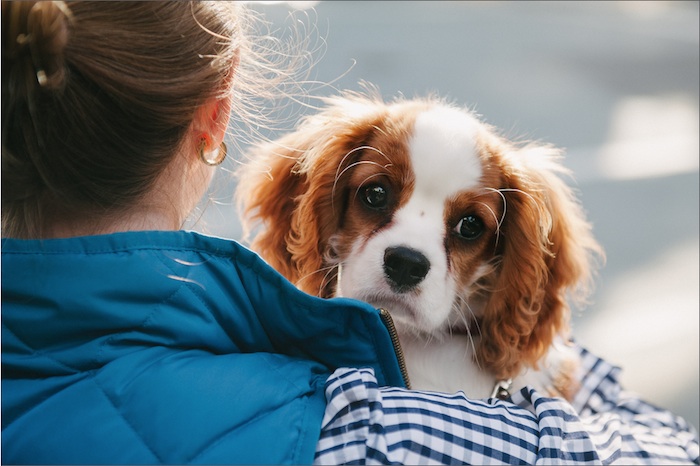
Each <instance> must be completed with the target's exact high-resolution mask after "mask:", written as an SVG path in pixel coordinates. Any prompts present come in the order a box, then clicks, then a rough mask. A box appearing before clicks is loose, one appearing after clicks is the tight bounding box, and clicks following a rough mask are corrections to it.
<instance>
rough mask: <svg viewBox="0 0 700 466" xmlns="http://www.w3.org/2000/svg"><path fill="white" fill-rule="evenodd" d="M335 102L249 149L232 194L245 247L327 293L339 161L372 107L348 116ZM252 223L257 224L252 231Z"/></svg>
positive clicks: (343, 162) (357, 142)
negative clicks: (246, 240)
mask: <svg viewBox="0 0 700 466" xmlns="http://www.w3.org/2000/svg"><path fill="white" fill-rule="evenodd" d="M345 103H346V102H345V101H339V100H338V101H335V104H334V105H333V106H332V107H331V108H329V109H327V110H325V111H323V112H321V113H319V114H317V115H315V116H313V117H311V118H308V119H306V120H304V121H302V123H301V125H300V126H299V127H298V128H297V130H296V131H295V132H293V133H291V134H288V135H287V136H284V137H283V138H281V139H279V140H277V141H275V142H271V143H267V144H263V145H261V146H258V147H256V148H254V149H253V150H252V151H251V152H250V153H249V159H250V160H249V161H248V162H247V163H246V164H245V165H244V166H242V167H241V168H240V169H239V170H238V173H237V174H238V178H239V184H238V187H237V188H236V199H237V201H238V206H239V210H240V211H241V212H242V214H243V224H244V233H245V235H246V237H248V236H249V235H250V234H251V233H253V237H254V239H253V241H252V243H251V248H252V249H253V250H255V251H257V252H258V253H259V254H260V255H261V256H262V258H263V259H265V260H266V261H267V262H268V263H269V264H270V265H271V266H272V267H274V268H275V269H277V270H278V271H279V272H280V273H282V274H283V275H284V276H285V277H286V278H287V279H289V280H290V281H291V282H292V283H294V284H295V285H297V287H299V288H300V289H302V290H304V291H306V292H307V293H310V294H313V295H317V296H322V297H330V296H332V295H333V294H334V293H335V285H336V278H337V265H338V264H337V263H335V262H334V261H333V260H331V259H330V257H329V256H330V255H329V252H330V246H331V245H330V238H331V237H332V236H333V235H334V234H335V233H336V232H337V231H338V229H339V228H340V221H341V218H342V215H343V210H344V207H345V206H344V196H345V189H344V186H345V184H344V180H345V179H346V178H347V177H344V178H343V177H341V178H339V174H341V173H342V172H343V167H347V166H348V165H350V163H352V158H351V157H346V155H348V154H352V153H354V152H357V154H358V155H359V152H358V151H353V149H356V148H358V147H361V146H362V145H363V141H364V138H366V135H367V133H368V131H370V129H371V128H372V127H373V124H374V120H373V119H372V117H371V115H370V114H371V113H372V112H371V110H370V109H372V108H374V107H376V105H374V104H372V105H370V102H365V104H366V107H367V108H366V109H365V110H367V111H365V112H361V113H360V114H357V115H354V116H348V113H347V112H346V111H345V110H344V108H343V105H344V104H345ZM256 227H258V228H259V229H258V230H257V231H254V230H255V228H256Z"/></svg>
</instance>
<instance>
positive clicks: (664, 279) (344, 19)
mask: <svg viewBox="0 0 700 466" xmlns="http://www.w3.org/2000/svg"><path fill="white" fill-rule="evenodd" d="M267 3H273V4H267ZM290 3H291V4H293V5H290ZM310 6H311V7H312V8H308V9H304V8H306V7H310ZM302 7H303V8H302ZM253 8H255V9H256V10H258V11H260V12H261V13H262V14H263V15H264V16H265V18H266V19H267V20H268V21H270V23H271V25H272V28H273V29H279V32H280V34H281V35H285V34H289V31H290V30H291V31H296V32H297V33H299V32H301V34H302V35H303V34H307V35H308V37H309V38H311V40H310V42H311V44H312V46H313V47H314V48H317V63H316V64H315V66H314V67H313V69H312V73H311V74H310V79H313V80H314V82H315V84H311V85H310V86H311V88H312V90H311V93H313V94H315V95H328V94H333V93H335V92H336V90H337V89H352V90H360V89H361V88H360V86H359V84H358V83H359V81H361V80H364V81H368V82H370V83H373V84H375V85H376V86H378V88H379V89H380V91H381V93H382V95H384V96H386V97H387V98H391V97H393V96H396V95H398V94H403V95H406V96H408V97H411V96H416V95H425V94H427V93H430V92H436V93H438V94H439V95H442V96H445V97H448V98H450V99H451V100H454V101H455V102H457V103H459V104H461V105H464V106H467V107H469V108H471V109H474V110H476V111H477V112H478V113H479V114H481V115H483V117H484V119H485V120H486V121H487V122H488V123H491V124H493V125H495V126H497V127H499V128H502V129H503V130H504V131H505V132H506V134H508V135H510V136H512V137H518V138H526V139H533V140H542V141H546V142H549V143H552V144H554V145H556V146H558V147H562V148H565V149H566V152H567V156H566V159H565V162H564V163H565V165H567V166H568V167H569V168H571V169H572V170H573V172H574V180H572V185H573V186H574V187H575V188H576V189H577V190H578V191H579V193H580V195H581V199H582V202H583V205H584V207H585V209H586V211H587V212H588V215H589V218H590V220H591V221H592V222H593V225H594V233H595V235H596V236H597V238H598V239H599V241H600V242H601V243H602V245H603V247H604V248H605V250H606V254H607V263H606V265H605V267H604V268H603V269H602V270H601V271H600V273H599V276H598V279H597V288H596V292H595V294H594V296H593V297H592V298H591V302H592V303H591V305H590V306H589V307H587V308H586V309H584V310H581V311H577V313H576V315H575V316H574V320H573V325H574V333H575V335H576V338H577V339H578V340H579V342H581V343H582V344H583V345H584V346H586V347H587V348H588V349H589V350H591V351H592V352H594V353H596V354H598V355H601V356H603V357H605V358H606V359H607V360H609V361H611V362H613V363H614V364H617V365H619V366H621V367H622V368H623V372H622V382H623V384H624V386H625V387H626V388H627V389H629V390H632V391H635V392H638V393H639V394H641V396H642V397H644V398H645V399H647V400H649V401H652V402H654V403H656V404H658V405H660V406H663V407H665V408H668V409H670V410H672V411H673V412H675V413H677V414H679V415H681V416H683V417H684V418H685V419H686V420H688V421H689V422H690V423H691V424H693V425H694V426H696V427H698V426H699V425H700V422H699V419H698V418H699V411H700V407H699V400H700V393H699V385H700V383H699V379H700V375H699V364H700V362H699V354H700V330H699V329H700V321H699V315H700V286H699V285H698V283H699V273H698V271H699V268H700V259H699V256H700V252H699V249H700V248H699V238H700V227H699V225H700V220H699V211H700V205H699V199H700V190H699V185H700V183H699V172H698V166H699V159H700V149H699V142H698V141H699V134H698V127H699V125H700V122H699V121H700V120H699V117H698V115H699V105H698V98H699V89H698V86H699V85H700V78H699V70H700V65H699V47H700V40H699V37H698V34H699V33H698V31H699V30H700V27H699V25H698V22H699V21H698V20H699V10H698V2H697V1H689V2H651V1H641V2H634V1H621V2H586V1H583V2H572V1H566V2H491V1H481V2H441V1H430V2H414V1H410V2H407V1H406V2H393V1H392V2H368V1H362V2H342V1H332V2H331V1H322V2H289V3H285V2H254V3H253ZM285 31H286V32H285ZM292 35H293V34H292ZM319 83H332V84H329V85H322V84H319ZM299 111H303V110H299ZM227 163H228V164H229V165H227V167H228V168H233V166H234V163H235V161H231V160H229V161H227ZM231 188H232V181H231V179H230V175H229V174H228V173H227V172H226V170H222V171H220V173H219V174H218V175H217V179H216V180H215V183H214V184H213V187H212V197H213V198H216V199H217V200H218V203H213V202H209V203H207V205H206V210H204V213H203V215H202V216H201V217H198V218H197V219H196V222H195V223H194V224H193V228H194V229H196V230H200V231H204V232H207V233H210V234H215V235H219V236H225V237H230V238H234V239H238V238H239V237H240V225H239V224H238V222H237V220H236V213H235V210H233V206H232V204H231V202H230V192H231ZM203 207H204V205H203Z"/></svg>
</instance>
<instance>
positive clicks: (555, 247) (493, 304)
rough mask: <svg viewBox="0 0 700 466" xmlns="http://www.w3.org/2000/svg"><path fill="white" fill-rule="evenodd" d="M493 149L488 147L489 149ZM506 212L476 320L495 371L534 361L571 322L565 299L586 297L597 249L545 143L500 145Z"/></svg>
mask: <svg viewBox="0 0 700 466" xmlns="http://www.w3.org/2000/svg"><path fill="white" fill-rule="evenodd" d="M492 150H493V148H492ZM498 150H501V151H503V152H501V154H497V153H496V154H493V156H494V157H495V158H497V159H498V163H499V164H500V165H501V166H502V167H503V168H504V177H505V180H504V186H502V187H501V188H502V190H501V192H502V194H503V199H504V203H505V206H504V208H505V215H504V219H503V224H502V226H501V233H500V240H499V243H500V244H499V246H498V247H499V255H500V264H499V266H498V267H499V272H498V277H497V279H496V283H494V285H493V286H494V289H493V293H492V294H491V297H490V300H489V302H488V304H487V306H486V309H485V312H484V317H483V323H482V325H481V331H482V338H481V348H480V357H481V358H482V360H483V361H484V362H485V364H486V365H487V366H488V367H489V368H490V369H491V370H493V371H494V372H495V373H496V374H497V375H498V376H500V377H512V376H515V375H517V373H518V371H519V369H520V368H521V366H522V365H523V364H526V365H529V366H534V367H536V366H537V361H538V360H539V359H540V358H541V357H542V356H543V355H544V354H545V352H546V351H547V348H548V347H549V346H550V345H551V344H552V341H553V339H554V337H555V335H556V334H557V333H558V332H561V331H563V330H565V329H566V328H567V326H568V321H569V314H570V312H569V307H568V304H567V297H569V298H573V299H576V300H577V301H581V302H582V301H583V300H585V298H586V296H587V293H588V291H589V285H590V283H591V280H592V278H591V277H592V272H593V269H592V266H593V263H594V259H595V257H596V256H598V257H600V258H601V259H602V258H603V254H602V250H601V249H600V247H599V245H598V243H597V242H596V241H595V239H594V238H593V236H592V234H591V228H590V225H589V223H588V222H587V221H586V219H585V216H584V213H583V211H582V209H581V206H580V205H579V203H578V202H577V200H576V199H575V197H574V194H573V192H572V190H571V189H570V188H569V187H568V186H567V185H566V184H565V183H564V181H563V180H562V179H561V178H560V177H559V176H560V175H561V174H563V173H565V172H566V171H565V170H564V169H563V167H561V166H560V165H559V164H558V163H557V162H556V158H557V156H558V153H557V151H556V150H554V149H552V148H549V147H541V146H527V147H524V148H522V149H516V148H512V147H506V146H502V147H501V149H496V152H498Z"/></svg>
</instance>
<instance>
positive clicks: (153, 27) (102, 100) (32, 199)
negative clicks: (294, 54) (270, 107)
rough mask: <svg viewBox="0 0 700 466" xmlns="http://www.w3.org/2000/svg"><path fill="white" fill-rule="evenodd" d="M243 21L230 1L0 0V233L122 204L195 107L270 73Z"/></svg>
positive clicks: (129, 201)
mask: <svg viewBox="0 0 700 466" xmlns="http://www.w3.org/2000/svg"><path fill="white" fill-rule="evenodd" d="M251 18H252V16H251V15H249V14H248V12H247V10H245V9H244V8H243V7H241V5H240V4H239V3H238V2H196V1H195V2H179V1H172V2H152V1H145V2H123V1H118V2H103V1H98V2H89V1H86V2H26V1H3V2H2V233H3V236H9V237H20V238H38V237H42V236H43V235H44V234H45V231H46V228H47V226H48V225H50V223H51V222H52V221H54V220H55V219H57V218H61V219H64V220H65V219H68V220H70V219H72V218H76V219H78V218H90V217H92V216H97V217H99V216H104V215H109V214H110V213H114V212H119V211H121V210H124V209H128V208H129V207H130V206H132V205H133V204H134V203H135V202H136V201H137V200H138V199H139V198H140V197H141V196H142V195H144V194H145V193H146V192H147V191H148V189H149V188H150V187H151V186H152V185H153V183H154V182H155V180H156V178H157V177H158V175H159V174H160V173H161V172H162V171H163V170H164V169H165V167H166V166H167V165H168V164H169V163H170V162H171V160H172V157H174V155H175V154H176V152H177V149H178V148H179V145H180V144H181V143H182V142H183V138H184V136H185V134H186V130H187V129H188V127H189V125H190V124H191V122H192V121H193V118H194V114H195V111H196V109H197V108H198V107H200V106H201V105H202V104H204V103H205V102H206V101H207V100H208V99H210V98H212V97H216V96H217V95H218V94H219V93H226V92H233V93H234V97H235V99H234V100H236V101H237V102H235V103H234V105H236V104H242V105H245V104H244V103H243V102H242V100H241V99H240V98H239V96H238V95H237V94H236V93H237V92H239V91H240V90H241V89H243V88H244V87H245V86H249V85H252V84H255V85H258V84H259V83H254V82H253V81H254V80H256V79H257V80H260V79H262V78H263V77H265V78H266V79H268V80H270V78H271V77H270V76H269V75H270V73H271V71H270V70H271V69H272V68H271V67H270V66H268V65H269V63H264V62H263V59H262V58H261V57H262V56H261V54H259V53H255V52H254V50H253V47H252V45H251V42H250V41H249V40H248V37H249V36H250V35H252V34H251V24H252V22H251ZM236 63H238V66H235V67H234V65H235V64H236ZM260 70H264V71H260ZM234 72H235V78H234V79H231V73H234ZM265 73H267V76H263V74H265ZM272 74H274V72H272ZM283 75H284V73H279V74H278V75H277V77H278V78H279V77H280V76H283ZM231 82H233V86H231V85H230V83H231ZM273 87H274V85H273ZM236 111H242V109H237V108H235V107H234V113H235V112H236ZM59 216H60V217H59Z"/></svg>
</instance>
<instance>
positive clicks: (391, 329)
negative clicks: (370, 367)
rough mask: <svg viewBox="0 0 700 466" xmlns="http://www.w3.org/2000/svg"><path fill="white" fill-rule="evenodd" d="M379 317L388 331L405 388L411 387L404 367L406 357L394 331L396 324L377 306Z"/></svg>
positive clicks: (389, 315)
mask: <svg viewBox="0 0 700 466" xmlns="http://www.w3.org/2000/svg"><path fill="white" fill-rule="evenodd" d="M379 317H380V318H381V319H382V322H383V323H384V326H385V327H386V329H387V330H388V331H389V338H391V344H392V345H393V346H394V353H396V359H397V361H398V363H399V370H400V371H401V376H402V377H403V381H404V383H405V384H406V388H407V389H409V390H410V389H411V380H410V379H409V378H408V369H407V368H406V359H405V358H404V355H403V350H402V349H401V342H399V334H398V333H396V326H394V319H392V318H391V314H389V311H387V310H386V309H384V308H379Z"/></svg>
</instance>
